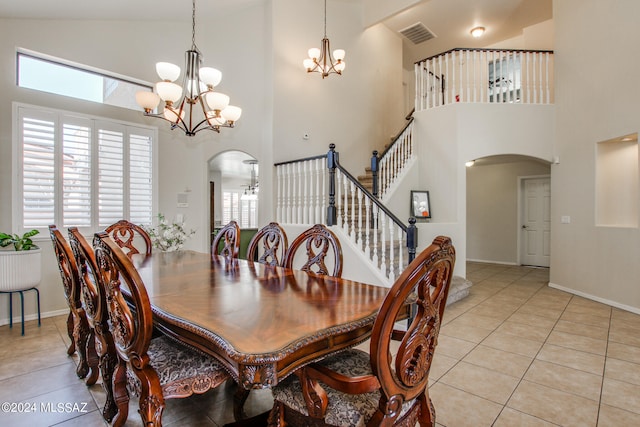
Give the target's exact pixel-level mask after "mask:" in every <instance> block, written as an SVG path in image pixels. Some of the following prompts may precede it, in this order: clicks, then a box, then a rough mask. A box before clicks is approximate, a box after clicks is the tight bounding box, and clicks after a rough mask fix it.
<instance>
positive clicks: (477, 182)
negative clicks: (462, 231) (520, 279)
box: [466, 155, 551, 266]
mask: <svg viewBox="0 0 640 427" xmlns="http://www.w3.org/2000/svg"><path fill="white" fill-rule="evenodd" d="M473 160H474V163H473V165H472V166H469V167H467V168H466V170H467V185H466V187H467V191H466V205H467V219H466V230H467V232H466V236H467V242H466V243H467V260H469V261H478V262H491V263H499V264H513V265H521V264H531V263H530V262H523V256H522V255H523V252H526V251H524V250H523V244H524V243H526V239H527V238H528V237H530V236H531V235H529V236H526V235H525V234H526V233H528V232H531V231H533V229H527V228H526V227H525V228H523V225H526V224H525V222H523V215H524V214H525V212H524V208H525V206H526V201H524V202H523V184H524V182H525V181H526V180H527V179H529V178H530V179H533V178H536V179H538V178H539V179H546V180H547V182H550V176H551V165H550V163H549V162H548V161H546V160H542V159H538V158H535V157H529V156H522V155H498V156H487V157H483V158H480V159H473ZM538 202H542V203H548V200H538ZM547 206H548V205H547ZM548 219H549V218H546V219H545V221H548ZM541 236H542V237H541V238H544V239H549V237H550V229H547V230H543V233H541ZM547 242H548V240H547ZM531 243H532V244H533V243H534V241H533V240H532V242H531ZM541 244H544V242H541ZM544 250H547V249H544ZM540 266H545V265H544V264H542V265H540ZM546 266H548V265H546Z"/></svg>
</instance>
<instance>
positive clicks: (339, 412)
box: [273, 349, 415, 427]
mask: <svg viewBox="0 0 640 427" xmlns="http://www.w3.org/2000/svg"><path fill="white" fill-rule="evenodd" d="M318 364H320V365H323V366H325V367H327V368H328V369H331V370H332V371H335V372H337V373H339V374H342V375H346V376H349V377H355V376H360V375H371V374H372V371H371V362H370V360H369V354H368V353H365V352H363V351H361V350H357V349H350V350H346V351H343V352H341V353H338V354H335V355H333V356H330V357H328V358H326V359H324V360H322V361H320V362H318ZM320 383H321V385H322V387H323V388H324V389H325V391H326V392H327V396H328V398H329V406H328V407H327V412H326V415H325V423H327V424H329V425H333V426H340V427H345V426H354V427H364V426H365V425H366V424H367V422H368V421H369V419H370V418H371V417H372V416H373V414H374V413H375V411H376V409H377V407H378V403H379V401H380V392H379V391H374V392H370V393H363V394H347V393H343V392H340V391H337V390H334V389H332V388H331V387H329V386H327V385H325V384H323V383H322V382H320ZM273 397H274V399H275V400H277V401H279V402H282V403H284V404H285V405H286V406H288V407H289V408H291V409H293V410H294V411H296V412H299V413H301V414H304V415H306V416H308V415H309V411H308V410H307V406H306V404H305V401H304V397H303V396H302V385H301V384H300V381H299V380H298V377H296V376H295V375H291V376H290V377H288V378H287V379H285V380H284V381H282V382H281V383H280V384H278V385H277V386H276V387H274V388H273ZM414 401H415V399H414V400H411V401H408V402H405V404H404V405H403V407H402V412H401V414H400V417H402V416H403V415H404V414H405V413H406V412H407V411H408V410H409V409H411V407H412V406H413V403H414Z"/></svg>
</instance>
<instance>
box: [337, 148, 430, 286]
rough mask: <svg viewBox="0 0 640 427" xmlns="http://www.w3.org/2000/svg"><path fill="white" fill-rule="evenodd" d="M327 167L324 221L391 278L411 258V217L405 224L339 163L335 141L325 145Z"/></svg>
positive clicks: (413, 242)
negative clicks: (326, 203)
mask: <svg viewBox="0 0 640 427" xmlns="http://www.w3.org/2000/svg"><path fill="white" fill-rule="evenodd" d="M327 167H328V169H329V206H328V207H327V224H328V225H336V226H338V227H341V228H342V229H343V231H344V232H345V233H346V234H347V235H348V236H349V238H350V239H351V241H352V242H353V243H354V244H355V245H356V246H357V247H358V248H359V249H360V250H362V252H363V253H364V255H365V257H367V258H369V259H370V260H371V261H372V262H373V264H374V265H375V266H376V267H377V268H378V269H379V270H380V272H381V273H382V274H383V275H384V276H385V277H387V278H388V279H389V280H390V281H391V282H393V281H394V280H395V278H396V277H397V275H399V274H400V272H402V270H403V269H404V268H405V267H406V266H407V265H408V264H409V263H410V262H411V261H412V260H413V259H414V258H415V254H416V246H417V243H418V229H417V227H416V226H415V223H416V220H415V218H409V225H406V224H404V223H403V222H402V221H400V219H398V217H396V216H395V215H394V214H393V213H392V212H391V211H390V210H389V209H388V208H387V207H386V206H384V205H383V204H382V202H381V201H380V200H378V198H377V197H375V196H374V195H373V194H372V193H371V192H369V191H368V190H367V189H366V188H365V187H364V186H363V185H362V184H360V182H358V180H357V179H356V178H354V176H353V175H351V174H350V173H349V172H348V171H347V170H346V169H345V168H343V167H342V166H341V165H340V162H339V153H338V152H336V151H335V144H331V145H329V152H328V153H327ZM405 248H406V251H407V256H406V257H405Z"/></svg>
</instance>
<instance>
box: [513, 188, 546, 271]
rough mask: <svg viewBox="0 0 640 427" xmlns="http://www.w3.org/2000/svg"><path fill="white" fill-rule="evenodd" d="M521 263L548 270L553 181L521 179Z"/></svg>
mask: <svg viewBox="0 0 640 427" xmlns="http://www.w3.org/2000/svg"><path fill="white" fill-rule="evenodd" d="M521 194H522V203H521V206H522V214H521V233H522V235H521V242H522V247H521V251H520V263H521V264H522V265H535V266H538V267H549V255H550V253H549V252H550V243H551V242H550V237H551V179H550V178H548V177H544V178H527V179H523V180H522V189H521Z"/></svg>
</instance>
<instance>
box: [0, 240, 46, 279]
mask: <svg viewBox="0 0 640 427" xmlns="http://www.w3.org/2000/svg"><path fill="white" fill-rule="evenodd" d="M38 233H39V232H38V230H31V231H27V232H26V233H24V234H23V235H22V236H20V235H18V234H8V233H0V247H2V248H6V249H4V250H0V291H4V292H13V291H18V290H24V289H29V288H33V287H35V286H37V285H38V284H39V283H40V278H41V275H40V272H41V267H40V265H41V260H40V252H41V250H40V248H39V247H38V245H36V244H35V243H34V242H33V240H32V239H31V238H32V237H33V236H35V235H36V234H38ZM10 246H13V250H11V248H10Z"/></svg>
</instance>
